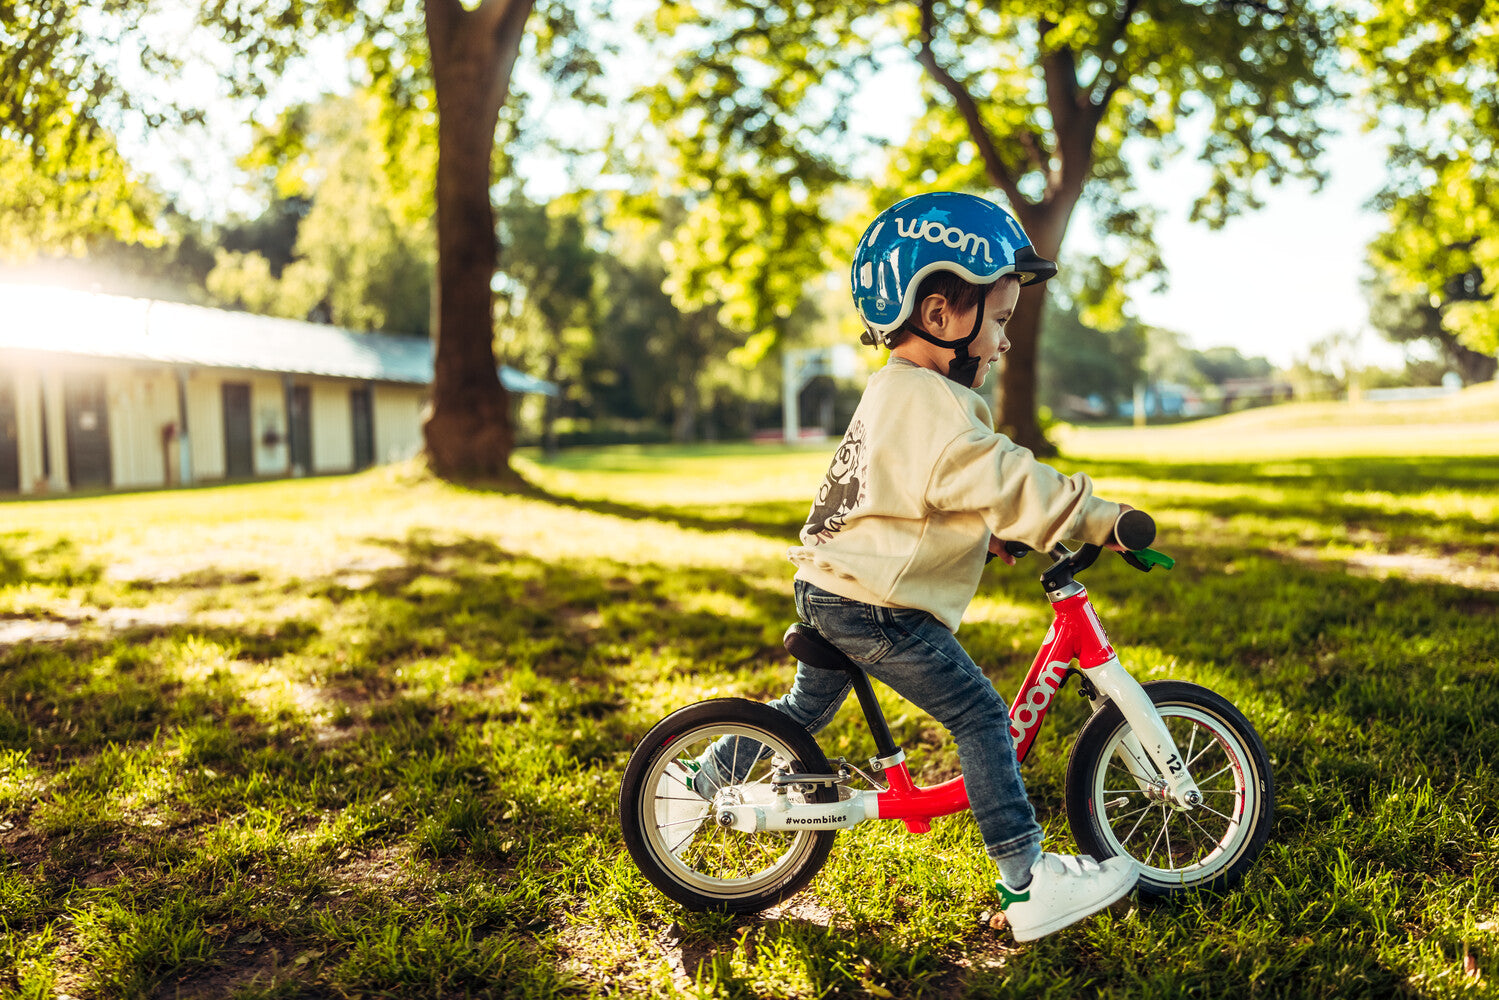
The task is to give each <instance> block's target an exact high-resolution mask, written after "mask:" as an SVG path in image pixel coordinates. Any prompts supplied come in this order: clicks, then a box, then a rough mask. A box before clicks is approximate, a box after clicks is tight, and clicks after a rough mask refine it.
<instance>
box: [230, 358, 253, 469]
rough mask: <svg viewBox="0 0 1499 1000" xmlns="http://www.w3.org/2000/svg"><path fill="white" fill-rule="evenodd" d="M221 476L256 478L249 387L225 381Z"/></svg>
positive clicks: (241, 383) (246, 383) (243, 383)
mask: <svg viewBox="0 0 1499 1000" xmlns="http://www.w3.org/2000/svg"><path fill="white" fill-rule="evenodd" d="M222 389H223V394H224V476H225V478H227V479H250V478H251V477H253V476H254V475H255V434H254V432H253V431H252V429H251V427H250V384H249V383H248V382H225V383H224V384H223V387H222Z"/></svg>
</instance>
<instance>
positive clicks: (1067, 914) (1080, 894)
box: [995, 854, 1140, 941]
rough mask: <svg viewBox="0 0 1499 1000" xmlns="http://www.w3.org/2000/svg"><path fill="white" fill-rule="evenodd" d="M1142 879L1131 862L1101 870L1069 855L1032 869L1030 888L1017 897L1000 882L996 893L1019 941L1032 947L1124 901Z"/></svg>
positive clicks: (1114, 861) (1045, 858)
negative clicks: (1046, 937)
mask: <svg viewBox="0 0 1499 1000" xmlns="http://www.w3.org/2000/svg"><path fill="white" fill-rule="evenodd" d="M1139 878H1140V869H1139V866H1138V865H1136V864H1135V861H1134V859H1133V858H1126V857H1117V858H1109V859H1108V860H1107V861H1105V862H1104V863H1103V864H1099V863H1098V862H1096V861H1094V860H1093V859H1092V858H1088V857H1076V856H1074V855H1071V854H1042V855H1041V856H1040V857H1039V858H1037V859H1036V863H1035V864H1034V865H1032V866H1031V882H1030V885H1027V886H1026V887H1025V888H1024V889H1021V890H1020V891H1019V892H1016V891H1014V890H1012V889H1010V888H1009V887H1007V886H1006V885H1005V884H1004V881H1003V880H1001V881H999V882H996V883H995V887H996V888H997V889H999V895H1000V904H999V908H1000V909H1001V910H1003V911H1004V915H1005V918H1006V919H1007V920H1008V921H1009V924H1010V931H1011V932H1012V933H1013V934H1014V935H1015V940H1016V941H1034V940H1036V938H1039V937H1044V936H1045V935H1047V934H1050V933H1051V932H1052V931H1059V930H1061V929H1062V928H1063V927H1066V926H1067V925H1068V924H1074V923H1076V922H1077V921H1079V920H1081V919H1083V918H1084V917H1087V916H1091V915H1093V914H1095V913H1097V912H1098V911H1099V910H1101V909H1103V908H1104V907H1106V906H1108V905H1109V904H1110V903H1113V902H1116V901H1117V900H1119V899H1122V898H1123V897H1124V896H1125V895H1127V894H1128V893H1129V891H1130V890H1131V889H1133V888H1134V887H1135V882H1136V881H1138V880H1139Z"/></svg>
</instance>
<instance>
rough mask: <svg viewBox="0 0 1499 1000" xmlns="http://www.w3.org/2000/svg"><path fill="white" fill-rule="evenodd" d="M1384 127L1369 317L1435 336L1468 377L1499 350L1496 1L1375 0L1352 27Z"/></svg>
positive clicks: (1414, 334) (1403, 333)
mask: <svg viewBox="0 0 1499 1000" xmlns="http://www.w3.org/2000/svg"><path fill="white" fill-rule="evenodd" d="M1353 37H1354V39H1355V44H1356V46H1357V53H1358V55H1359V58H1360V59H1361V61H1362V63H1363V67H1364V69H1365V71H1366V74H1365V75H1366V78H1367V79H1368V81H1369V83H1370V86H1371V89H1372V91H1373V96H1374V98H1375V101H1374V107H1375V108H1376V109H1378V112H1379V118H1380V119H1381V120H1382V122H1383V124H1385V125H1386V126H1388V127H1389V128H1390V129H1391V130H1392V132H1393V134H1394V137H1395V139H1394V142H1393V143H1392V145H1391V150H1390V177H1389V183H1388V185H1387V186H1386V188H1385V189H1384V191H1382V192H1381V194H1380V196H1379V198H1378V199H1377V201H1378V203H1379V204H1380V206H1381V207H1382V208H1383V209H1384V210H1385V215H1386V221H1387V224H1388V229H1387V231H1386V232H1385V233H1383V234H1381V235H1380V236H1379V237H1377V238H1376V239H1375V240H1374V242H1373V243H1372V244H1371V245H1370V248H1369V260H1370V263H1371V265H1372V271H1373V273H1372V276H1371V280H1370V284H1371V286H1372V288H1371V297H1372V299H1373V304H1374V320H1375V322H1376V324H1377V325H1379V326H1381V327H1382V328H1384V329H1385V330H1386V332H1387V333H1392V334H1394V335H1395V336H1396V337H1397V338H1401V339H1411V338H1426V339H1430V340H1433V341H1434V342H1436V343H1437V344H1438V345H1439V346H1440V347H1441V348H1442V349H1443V351H1444V353H1447V354H1448V355H1449V356H1450V357H1451V358H1452V360H1453V361H1454V363H1456V364H1458V365H1459V366H1460V367H1461V369H1462V370H1463V375H1464V377H1465V378H1466V379H1469V380H1472V379H1473V378H1476V377H1482V376H1483V375H1484V374H1485V373H1487V374H1488V375H1489V376H1490V377H1491V376H1492V372H1493V368H1492V366H1491V365H1490V364H1488V362H1487V358H1486V357H1484V356H1492V355H1493V354H1494V353H1496V352H1499V159H1496V153H1499V76H1496V75H1495V67H1496V66H1499V9H1495V7H1494V5H1493V4H1492V3H1491V2H1487V0H1454V2H1452V3H1444V4H1427V5H1419V4H1417V5H1412V4H1407V3H1403V2H1397V0H1379V2H1376V3H1373V4H1372V5H1370V7H1369V8H1368V14H1367V17H1366V18H1365V20H1364V22H1363V23H1362V24H1361V25H1360V30H1359V31H1358V32H1357V33H1355V35H1354V36H1353Z"/></svg>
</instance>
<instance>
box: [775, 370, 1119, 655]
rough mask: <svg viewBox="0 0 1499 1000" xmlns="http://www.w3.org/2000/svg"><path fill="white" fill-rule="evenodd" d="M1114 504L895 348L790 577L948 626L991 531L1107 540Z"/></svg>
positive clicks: (1045, 541) (968, 597)
mask: <svg viewBox="0 0 1499 1000" xmlns="http://www.w3.org/2000/svg"><path fill="white" fill-rule="evenodd" d="M1119 512H1120V506H1119V505H1118V504H1117V503H1112V502H1110V501H1107V500H1100V499H1099V498H1097V497H1095V496H1094V495H1093V482H1092V480H1090V479H1089V478H1088V477H1087V476H1086V475H1083V474H1082V473H1078V474H1077V475H1074V476H1064V475H1062V474H1061V473H1060V472H1058V471H1057V470H1055V469H1053V468H1052V467H1051V466H1049V465H1045V464H1043V463H1041V462H1038V461H1036V458H1035V456H1034V455H1032V454H1031V452H1030V450H1029V449H1027V448H1022V447H1020V446H1019V445H1017V444H1015V443H1014V442H1013V441H1011V440H1010V439H1009V438H1008V437H1006V436H1005V435H1003V434H1000V433H997V432H996V431H994V430H993V418H992V417H991V415H990V411H989V406H988V404H987V403H986V402H985V401H984V399H983V397H981V396H980V395H979V394H978V393H976V392H974V391H973V390H972V389H965V388H964V387H962V386H960V385H958V384H956V383H955V382H952V381H950V380H949V379H947V378H945V377H944V376H943V375H941V374H939V373H938V372H935V371H931V370H930V369H927V368H922V367H921V366H919V365H915V364H912V363H911V362H909V361H905V360H903V359H900V358H894V359H892V360H891V361H890V363H889V364H888V365H886V366H885V367H884V368H882V369H880V370H879V371H878V372H876V373H875V374H874V375H872V376H871V377H870V379H869V384H868V386H867V387H866V388H865V390H864V396H863V398H862V399H860V401H859V406H858V408H857V409H856V410H855V411H854V415H853V418H852V420H850V421H849V426H848V432H847V433H846V434H845V435H844V437H843V441H842V442H841V443H840V444H839V445H838V451H837V453H836V454H834V456H833V461H832V465H831V466H830V467H829V469H828V474H827V478H826V480H825V481H824V483H823V485H822V488H821V489H820V490H819V491H818V493H817V499H816V501H815V502H814V503H813V504H812V513H811V515H810V516H809V517H808V518H807V523H806V525H805V526H804V527H803V528H802V531H801V541H802V544H801V545H800V546H798V547H796V548H793V549H791V551H790V553H789V555H790V557H791V561H792V562H794V563H796V564H797V571H796V578H797V579H799V580H806V581H808V582H809V583H812V584H815V585H816V586H818V587H821V588H822V589H824V590H827V591H830V592H832V593H834V594H838V595H840V596H842V597H847V598H849V599H851V600H855V601H862V602H864V603H866V604H878V605H881V606H884V607H892V608H920V609H921V610H923V611H928V612H930V613H931V614H932V615H933V616H934V617H935V618H937V620H939V621H941V622H942V623H943V624H944V625H946V626H947V627H948V628H950V629H952V630H953V631H954V632H956V631H957V630H958V623H959V622H960V621H961V620H962V617H963V612H964V610H965V609H966V608H967V607H968V603H969V602H970V601H972V600H973V595H974V593H975V592H976V591H977V590H978V583H979V574H980V573H981V572H982V571H983V568H984V556H985V554H986V553H987V552H988V549H989V536H990V535H991V534H993V535H997V536H999V537H1000V538H1003V539H1006V540H1014V541H1020V542H1024V543H1025V544H1027V545H1029V546H1031V547H1032V548H1035V549H1039V550H1041V551H1043V552H1044V551H1046V550H1048V549H1050V548H1051V547H1052V546H1053V545H1056V544H1057V543H1058V542H1061V541H1064V540H1067V539H1080V540H1082V541H1086V542H1093V543H1096V544H1100V545H1101V544H1104V543H1106V542H1108V541H1110V540H1111V539H1112V536H1113V530H1114V522H1115V521H1116V520H1118V518H1119Z"/></svg>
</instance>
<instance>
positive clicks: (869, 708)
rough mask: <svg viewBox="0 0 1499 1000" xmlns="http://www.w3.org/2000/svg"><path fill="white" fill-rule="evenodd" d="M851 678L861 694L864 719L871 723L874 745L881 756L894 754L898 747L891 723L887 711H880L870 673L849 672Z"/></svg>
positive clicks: (870, 733)
mask: <svg viewBox="0 0 1499 1000" xmlns="http://www.w3.org/2000/svg"><path fill="white" fill-rule="evenodd" d="M848 676H849V680H850V681H852V682H853V685H854V694H856V695H858V696H859V707H860V708H862V709H863V710H864V719H865V721H867V722H868V723H869V735H871V736H873V737H874V747H875V750H876V751H878V756H879V757H880V758H882V759H883V758H885V757H890V756H892V755H894V753H895V751H896V750H897V749H898V748H897V747H896V745H895V738H894V737H893V736H891V735H890V724H889V723H887V722H886V721H885V713H884V712H882V711H880V703H879V701H878V700H877V699H876V698H875V696H874V685H873V684H871V683H869V675H868V674H866V673H865V672H864V671H862V670H859V671H857V672H855V671H850V672H849V675H848Z"/></svg>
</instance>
